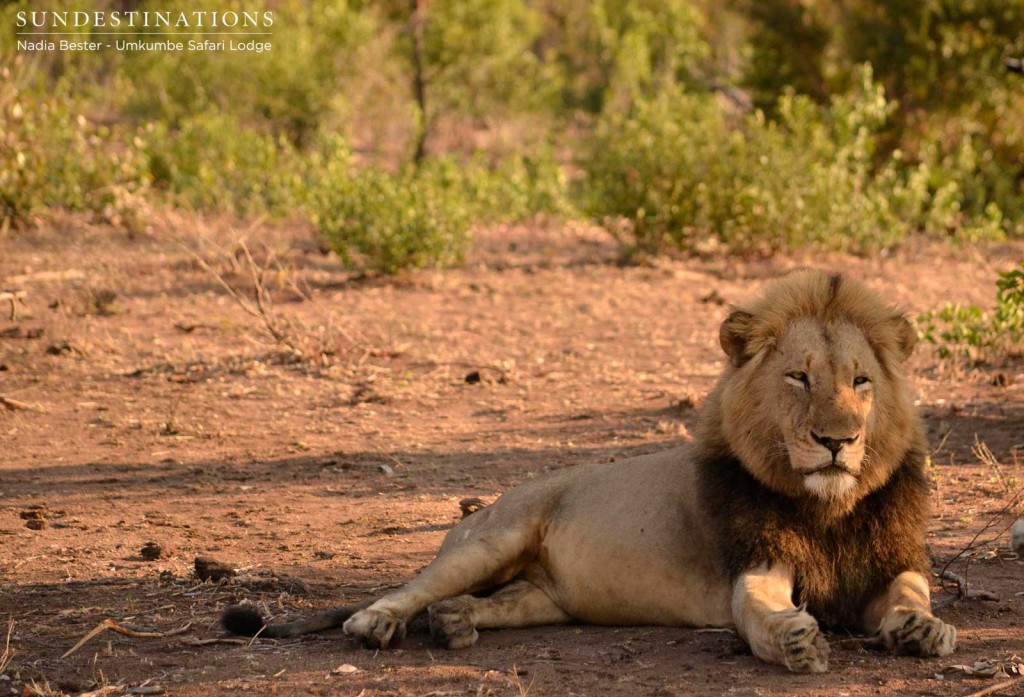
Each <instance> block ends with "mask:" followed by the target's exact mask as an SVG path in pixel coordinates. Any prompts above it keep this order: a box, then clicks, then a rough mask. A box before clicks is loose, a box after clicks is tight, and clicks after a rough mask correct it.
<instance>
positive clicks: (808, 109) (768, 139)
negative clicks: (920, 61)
mask: <svg viewBox="0 0 1024 697" xmlns="http://www.w3.org/2000/svg"><path fill="white" fill-rule="evenodd" d="M890 110H891V106H890V105H889V103H888V102H887V101H886V100H885V97H884V94H883V93H882V90H881V88H879V87H878V86H876V85H874V84H873V83H872V82H871V79H870V72H869V71H865V75H864V81H863V84H862V85H861V87H860V89H858V90H857V91H855V92H853V93H851V94H850V95H846V96H843V97H841V98H838V99H835V100H833V102H832V104H831V105H830V106H829V107H819V106H818V105H816V104H814V103H813V102H812V101H811V100H810V99H808V98H806V97H801V96H785V97H783V98H782V99H781V100H780V103H779V105H778V113H779V119H778V121H770V120H768V119H766V118H765V116H764V115H763V114H762V113H761V112H755V113H754V114H753V115H751V116H748V117H745V118H743V119H742V120H740V121H739V122H738V123H735V124H733V123H730V118H729V116H728V115H727V113H726V112H725V110H724V108H723V107H722V106H721V103H720V102H719V101H718V100H717V99H716V98H715V97H713V96H710V95H698V94H689V93H685V92H682V91H680V90H679V89H676V88H669V89H665V90H663V91H662V92H661V93H660V94H658V95H657V96H656V97H654V98H653V99H650V100H645V99H640V100H637V101H636V102H635V103H634V105H633V107H632V108H631V109H630V110H629V111H628V112H627V113H625V114H622V115H618V114H614V113H612V114H606V115H605V116H604V117H603V118H602V120H601V122H600V123H599V124H598V127H597V129H596V133H595V137H594V138H593V140H592V142H591V144H590V147H589V149H588V153H589V155H588V157H587V158H586V160H585V162H584V169H585V171H586V176H587V179H586V187H587V190H588V196H587V202H588V206H587V207H588V210H589V211H590V212H591V214H593V215H595V216H597V217H598V218H608V217H612V218H620V219H625V220H626V221H627V222H628V226H627V227H626V231H627V232H626V235H627V241H628V242H630V243H631V244H632V245H634V246H636V247H638V248H642V249H645V250H649V251H657V250H659V249H661V248H664V247H666V246H676V247H682V248H687V247H691V246H693V245H694V244H695V243H696V242H698V241H699V240H701V239H702V238H706V237H708V236H713V237H715V238H717V239H718V240H719V241H721V242H722V243H724V244H726V245H727V246H728V247H729V248H731V249H733V250H735V251H744V250H768V251H773V250H785V249H787V248H790V247H796V246H802V245H807V244H820V245H827V246H832V247H839V248H854V249H864V248H876V247H881V246H886V245H889V244H892V243H893V242H894V241H895V240H896V239H899V237H900V236H901V235H900V232H899V231H898V230H896V229H894V226H895V225H896V220H895V215H894V213H893V211H892V210H891V207H890V206H889V202H888V201H887V200H886V197H885V193H884V191H883V190H881V189H880V187H878V186H875V181H874V176H875V175H874V165H873V159H874V155H875V151H874V142H875V141H874V136H875V134H876V133H877V132H878V131H879V129H881V128H882V127H883V126H884V124H885V122H886V118H887V116H888V114H889V112H890Z"/></svg>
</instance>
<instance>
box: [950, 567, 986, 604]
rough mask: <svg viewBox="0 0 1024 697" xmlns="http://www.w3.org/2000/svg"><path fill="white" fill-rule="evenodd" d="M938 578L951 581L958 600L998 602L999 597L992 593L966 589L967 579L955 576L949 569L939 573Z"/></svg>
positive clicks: (958, 575)
mask: <svg viewBox="0 0 1024 697" xmlns="http://www.w3.org/2000/svg"><path fill="white" fill-rule="evenodd" d="M939 578H940V579H941V580H943V581H952V582H953V583H955V584H956V588H957V597H959V599H960V600H999V596H998V595H996V594H995V593H993V592H992V591H985V590H976V589H974V588H970V587H968V584H967V579H966V578H964V577H963V576H961V575H960V574H955V573H953V572H952V571H950V570H949V569H943V570H942V571H940V572H939Z"/></svg>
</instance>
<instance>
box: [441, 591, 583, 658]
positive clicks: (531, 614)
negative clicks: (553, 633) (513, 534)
mask: <svg viewBox="0 0 1024 697" xmlns="http://www.w3.org/2000/svg"><path fill="white" fill-rule="evenodd" d="M428 611H429V613H430V634H431V636H433V637H434V640H435V641H436V642H437V643H439V644H441V645H442V646H445V647H447V648H449V649H461V648H465V647H467V646H472V645H473V644H474V643H476V640H477V637H478V636H479V635H478V634H477V631H476V630H477V629H499V628H503V627H533V626H537V625H542V624H564V623H566V622H569V621H571V620H572V617H571V616H570V615H569V614H568V613H567V612H565V610H563V609H562V608H560V607H559V606H558V605H556V604H555V601H554V600H552V599H551V597H550V596H549V595H548V594H547V593H545V592H544V591H543V590H542V589H541V588H540V587H538V586H536V585H534V584H533V583H531V582H530V581H526V580H523V579H520V580H517V581H513V582H512V583H509V584H508V585H507V586H505V587H504V588H501V589H500V590H498V591H496V592H494V593H492V594H491V595H489V596H487V597H486V598H476V597H473V596H472V595H460V596H457V597H455V598H447V599H445V600H439V601H438V602H436V603H434V604H432V605H431V606H430V607H429V608H428Z"/></svg>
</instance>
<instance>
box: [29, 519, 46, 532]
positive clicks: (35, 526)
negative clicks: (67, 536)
mask: <svg viewBox="0 0 1024 697" xmlns="http://www.w3.org/2000/svg"><path fill="white" fill-rule="evenodd" d="M25 527H26V528H28V529H29V530H42V529H43V528H45V527H46V521H45V520H42V519H32V520H27V521H25Z"/></svg>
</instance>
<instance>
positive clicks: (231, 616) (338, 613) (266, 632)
mask: <svg viewBox="0 0 1024 697" xmlns="http://www.w3.org/2000/svg"><path fill="white" fill-rule="evenodd" d="M375 600H376V598H371V599H369V600H364V601H362V602H359V603H355V604H353V605H346V606H345V607H339V608H333V609H331V610H326V611H325V612H321V613H318V614H316V615H313V616H312V617H308V618H306V619H301V620H295V621H294V622H285V623H284V624H267V623H266V622H264V621H263V615H261V614H260V613H259V611H258V610H257V609H256V608H254V607H252V606H251V605H232V606H231V607H229V608H228V609H226V610H225V611H224V614H223V615H221V617H220V623H221V625H222V626H223V627H224V629H226V630H228V631H229V632H231V633H232V634H239V635H241V636H257V635H258V636H261V637H267V638H268V639H287V638H289V637H296V636H300V635H302V634H311V633H313V632H324V631H327V630H328V629H337V628H339V627H341V626H342V625H343V624H345V621H346V620H348V618H349V617H351V616H352V615H354V614H356V613H357V612H359V611H360V610H362V609H363V608H365V607H369V606H370V605H371V604H372V603H373V602H374V601H375Z"/></svg>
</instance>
